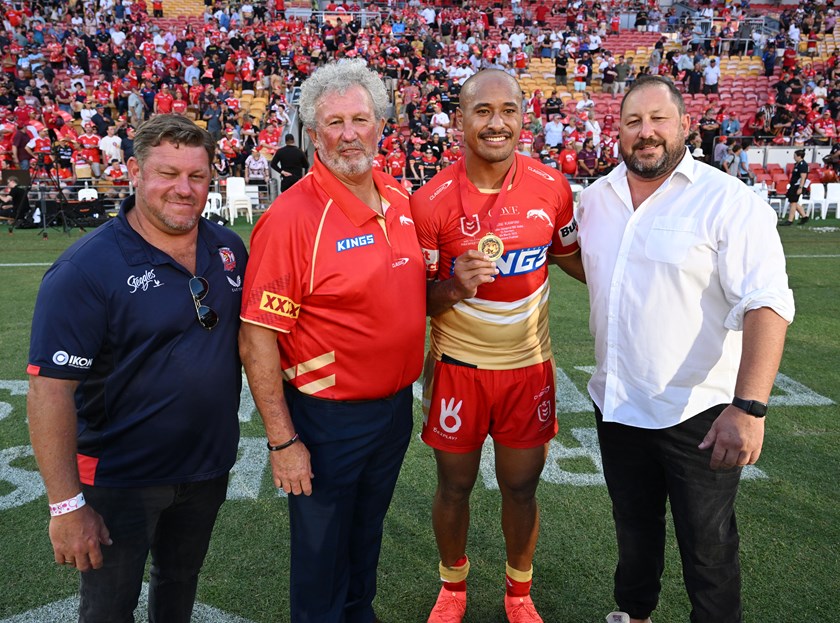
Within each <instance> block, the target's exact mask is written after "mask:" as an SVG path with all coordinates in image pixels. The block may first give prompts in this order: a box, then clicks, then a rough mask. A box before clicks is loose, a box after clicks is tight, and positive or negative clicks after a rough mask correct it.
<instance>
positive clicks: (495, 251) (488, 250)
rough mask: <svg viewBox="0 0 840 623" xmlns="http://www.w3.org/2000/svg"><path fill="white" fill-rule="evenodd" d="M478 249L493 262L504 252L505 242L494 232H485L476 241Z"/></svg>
mask: <svg viewBox="0 0 840 623" xmlns="http://www.w3.org/2000/svg"><path fill="white" fill-rule="evenodd" d="M478 250H479V251H481V252H482V253H484V255H486V256H487V257H489V258H490V261H491V262H495V261H496V260H498V259H500V258H501V257H502V254H503V253H504V252H505V243H504V242H502V239H501V238H499V237H498V236H497V235H496V234H487V235H485V236H484V237H483V238H482V239H481V240H479V241H478Z"/></svg>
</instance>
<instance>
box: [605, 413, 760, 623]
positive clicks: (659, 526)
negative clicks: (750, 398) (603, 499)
mask: <svg viewBox="0 0 840 623" xmlns="http://www.w3.org/2000/svg"><path fill="white" fill-rule="evenodd" d="M725 406H726V405H718V406H716V407H712V408H711V409H707V410H706V411H704V412H702V413H700V414H698V415H695V416H694V417H692V418H690V419H689V420H687V421H685V422H682V423H681V424H679V425H677V426H672V427H670V428H665V429H658V430H650V429H643V428H635V427H632V426H625V425H623V424H616V423H612V422H603V420H602V416H601V412H600V411H599V410H598V408H597V407H596V408H595V417H596V423H597V427H598V440H599V442H600V445H601V457H602V461H603V465H604V476H605V478H606V480H607V488H608V489H609V493H610V498H611V499H612V503H613V518H614V520H615V528H616V536H617V538H618V566H617V568H616V572H615V601H616V603H617V604H618V606H619V608H620V609H621V610H623V611H624V612H627V613H628V614H629V615H630V617H631V618H634V619H635V618H638V619H644V618H647V617H648V616H650V614H651V612H653V610H654V608H656V605H657V603H658V601H659V591H660V588H661V584H660V578H661V576H662V571H663V569H664V567H665V504H666V500H670V503H671V513H672V515H673V517H674V527H675V529H676V537H677V543H678V545H679V549H680V557H681V559H682V567H683V577H684V579H685V587H686V591H687V592H688V596H689V599H690V601H691V605H692V611H691V616H690V620H691V622H692V623H741V567H740V562H739V560H738V528H737V525H736V523H735V496H736V494H737V492H738V483H739V480H740V477H741V468H740V467H736V468H731V469H720V470H712V469H711V468H710V467H709V460H710V458H711V450H707V451H704V452H701V451H700V450H698V449H697V445H698V444H699V443H700V442H701V441H702V440H703V437H705V435H706V433H707V432H708V431H709V427H710V426H711V425H712V422H713V421H714V420H715V418H716V417H717V416H718V415H719V414H720V412H721V411H723V409H724V408H725ZM745 417H746V416H745Z"/></svg>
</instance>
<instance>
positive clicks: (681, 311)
mask: <svg viewBox="0 0 840 623" xmlns="http://www.w3.org/2000/svg"><path fill="white" fill-rule="evenodd" d="M689 125H690V118H689V115H687V114H686V112H685V104H684V102H683V101H682V96H681V95H680V93H679V91H677V90H676V88H675V87H674V85H673V83H672V82H671V81H670V80H668V79H667V78H665V77H659V76H645V77H641V78H639V79H638V80H636V81H635V83H634V84H633V86H632V87H631V88H630V89H628V92H627V95H626V96H625V98H624V100H623V101H622V107H621V126H620V149H621V154H622V156H623V158H624V162H623V163H622V164H620V165H619V166H618V167H617V168H616V169H615V170H614V171H613V172H612V173H610V174H609V175H607V176H605V177H602V178H600V179H599V180H598V181H596V182H595V183H594V184H593V185H591V186H590V187H589V188H587V189H586V190H584V191H583V194H582V197H581V203H580V208H579V213H578V222H579V227H580V241H581V248H582V254H583V264H584V268H585V270H586V280H587V286H588V288H589V300H590V307H591V312H590V326H591V327H592V332H593V336H594V337H595V360H596V364H597V366H596V370H595V374H594V376H593V377H592V380H591V381H590V382H589V393H590V395H591V397H592V400H593V402H594V403H595V405H596V423H597V428H598V436H599V441H600V445H601V454H602V460H603V467H604V476H605V478H606V481H607V486H608V489H609V493H610V497H611V499H612V503H613V517H614V519H615V522H616V534H617V537H618V551H619V554H618V567H617V570H616V573H615V591H614V595H615V599H616V602H617V603H618V606H619V608H620V609H621V610H623V611H624V614H625V616H622V614H619V613H615V617H613V618H611V619H610V620H616V621H621V620H624V621H627V620H628V619H627V617H626V615H629V620H630V621H631V622H633V623H642V622H645V621H649V619H648V617H649V616H650V614H651V612H652V611H653V610H654V609H655V607H656V605H657V602H658V598H659V590H660V576H661V574H662V571H663V567H664V548H665V525H666V521H665V507H666V500H670V506H671V512H672V515H673V519H674V525H675V526H676V534H677V540H678V542H679V546H680V554H681V556H682V564H683V577H684V580H685V586H686V590H687V592H688V595H689V599H690V601H691V605H692V613H691V620H692V621H693V622H694V623H740V621H741V620H742V619H741V596H740V567H739V562H738V531H737V527H736V524H735V513H734V502H735V496H736V493H737V490H738V481H739V479H740V474H741V467H742V466H743V465H750V464H753V463H755V462H756V460H757V459H758V457H759V454H760V453H761V446H762V442H763V438H764V419H763V417H762V416H763V415H764V413H765V411H766V409H767V406H766V402H767V400H768V398H769V396H770V390H771V389H772V387H773V381H774V379H775V376H776V372H777V370H778V367H779V361H780V359H781V355H782V349H783V345H784V338H785V332H786V330H787V325H788V323H789V322H791V321H792V319H793V315H794V305H793V297H792V294H791V291H790V290H789V289H788V282H787V275H786V272H785V259H784V254H783V251H782V246H781V242H780V240H779V237H778V234H777V233H776V228H775V227H776V215H775V214H774V212H773V210H772V209H771V208H770V207H769V206H768V205H767V204H766V203H764V202H763V201H761V200H760V199H759V198H758V195H756V194H755V193H753V192H752V191H751V190H750V189H749V188H748V187H747V186H746V185H744V184H742V183H740V182H739V181H738V180H736V179H735V178H733V177H731V176H728V175H726V174H725V173H723V172H722V171H718V170H716V169H714V168H712V167H710V166H708V165H706V164H704V163H701V162H696V161H694V160H693V159H692V158H691V155H690V154H688V153H687V151H686V148H685V135H686V133H687V132H688V129H689ZM681 618H683V619H687V618H688V617H685V616H683V617H681Z"/></svg>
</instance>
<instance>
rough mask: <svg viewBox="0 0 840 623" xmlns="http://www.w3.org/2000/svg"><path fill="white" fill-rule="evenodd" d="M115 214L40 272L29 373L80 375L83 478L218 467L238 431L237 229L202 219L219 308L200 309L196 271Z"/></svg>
mask: <svg viewBox="0 0 840 623" xmlns="http://www.w3.org/2000/svg"><path fill="white" fill-rule="evenodd" d="M133 207H134V197H129V198H128V199H127V200H126V201H125V202H124V203H123V206H122V209H121V210H120V213H119V216H118V217H117V218H115V219H112V220H110V221H108V222H107V223H106V224H104V225H102V226H101V227H99V228H98V229H97V230H96V231H95V232H93V233H91V234H88V235H87V236H85V237H84V238H82V239H81V240H79V241H78V242H77V243H75V244H74V245H73V246H71V247H70V248H69V249H67V251H65V252H64V253H63V254H62V255H61V257H59V258H58V260H57V261H56V263H55V264H54V265H53V266H52V267H51V268H50V269H49V270H48V271H47V273H46V275H44V279H43V281H42V283H41V288H40V290H39V292H38V299H37V303H36V305H35V315H34V317H33V320H32V338H31V343H30V351H29V366H28V368H27V372H28V373H29V374H34V375H40V376H48V377H52V378H58V379H73V380H78V381H80V384H79V386H78V389H77V391H76V395H75V400H76V408H77V410H78V464H79V474H80V477H81V480H82V482H83V483H85V484H89V485H98V486H106V487H131V486H152V485H163V484H174V483H182V482H191V481H199V480H207V479H210V478H216V477H218V476H221V475H224V474H225V473H227V472H228V471H229V470H230V469H231V467H233V464H234V462H235V460H236V452H237V446H238V442H239V421H238V416H237V412H238V409H239V392H240V389H241V385H242V373H241V365H240V361H239V353H238V348H237V334H238V330H239V321H238V319H239V309H240V305H241V297H242V279H243V276H244V274H245V263H246V260H247V257H246V255H247V253H246V251H245V246H244V244H243V243H242V240H241V239H240V238H239V237H238V236H237V235H236V234H234V233H233V232H230V231H227V230H226V229H224V228H223V227H220V226H219V225H216V224H214V223H210V222H209V221H207V220H205V219H201V221H200V223H199V226H198V241H197V251H196V275H198V276H201V277H204V278H205V279H206V280H207V282H208V284H209V286H210V288H209V291H208V294H207V296H206V297H205V298H204V300H203V301H202V303H203V304H205V305H207V306H208V307H210V308H212V309H213V310H215V311H216V313H217V314H218V316H219V323H218V325H217V326H216V327H215V328H214V329H213V330H212V331H208V330H206V329H204V328H202V327H201V325H200V324H199V322H198V319H197V317H196V310H195V305H194V302H193V298H192V294H191V293H190V290H189V286H188V284H189V280H190V278H192V276H193V275H191V274H190V272H189V271H188V270H186V269H185V268H184V267H183V266H181V265H180V264H178V263H177V262H175V261H174V260H173V259H172V258H171V257H169V256H168V255H167V254H166V253H164V252H162V251H160V250H159V249H157V248H155V247H153V246H151V245H149V244H148V243H147V242H146V241H145V240H144V239H143V238H142V237H141V236H140V235H139V234H138V233H137V232H135V231H134V230H133V229H132V228H131V226H130V225H129V224H128V222H127V220H126V216H125V215H126V212H128V211H129V210H130V209H132V208H133Z"/></svg>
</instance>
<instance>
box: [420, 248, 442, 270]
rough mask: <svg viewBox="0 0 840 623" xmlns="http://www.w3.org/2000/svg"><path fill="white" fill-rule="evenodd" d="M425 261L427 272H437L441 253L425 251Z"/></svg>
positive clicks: (430, 250)
mask: <svg viewBox="0 0 840 623" xmlns="http://www.w3.org/2000/svg"><path fill="white" fill-rule="evenodd" d="M423 261H424V262H425V263H426V270H427V271H428V272H431V273H434V272H437V269H438V262H439V261H440V251H438V250H437V249H423Z"/></svg>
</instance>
